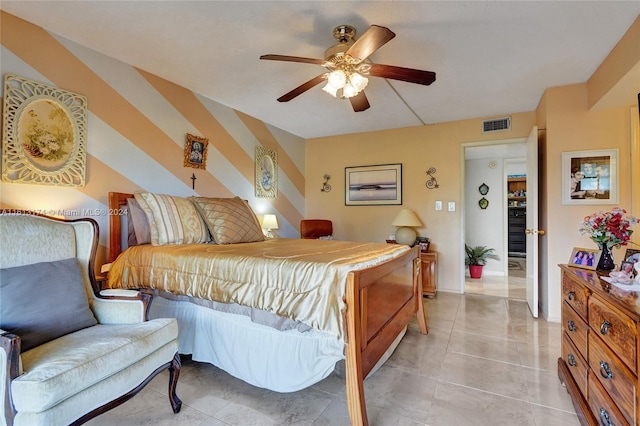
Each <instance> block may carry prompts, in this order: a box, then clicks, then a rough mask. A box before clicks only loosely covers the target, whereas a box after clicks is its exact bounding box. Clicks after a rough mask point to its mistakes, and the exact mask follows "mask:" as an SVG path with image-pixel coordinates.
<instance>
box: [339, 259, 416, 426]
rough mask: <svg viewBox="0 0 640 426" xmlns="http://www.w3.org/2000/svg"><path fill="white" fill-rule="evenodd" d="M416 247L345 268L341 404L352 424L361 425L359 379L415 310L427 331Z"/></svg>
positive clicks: (363, 421)
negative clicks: (374, 262) (387, 258)
mask: <svg viewBox="0 0 640 426" xmlns="http://www.w3.org/2000/svg"><path fill="white" fill-rule="evenodd" d="M420 269H421V268H420V252H419V249H418V247H414V248H413V249H412V250H411V251H410V252H408V253H406V254H404V255H403V256H401V257H399V258H396V259H393V260H390V261H388V262H385V263H383V264H380V265H377V266H373V267H371V268H368V269H364V270H360V271H354V272H351V273H349V277H348V280H347V293H346V302H347V312H346V324H347V347H346V370H347V372H346V374H347V406H348V408H349V416H350V417H351V424H352V425H367V424H368V421H367V410H366V406H365V400H364V385H363V382H364V378H365V377H367V374H369V372H370V371H371V369H372V368H373V367H374V366H375V365H376V363H377V362H378V360H380V358H381V357H382V355H383V354H384V353H385V351H386V350H387V348H389V346H390V345H391V343H392V342H393V341H394V340H395V338H396V337H397V335H398V334H399V333H400V332H401V331H402V329H403V328H404V327H405V326H406V325H407V324H408V323H409V321H410V320H411V319H412V318H413V316H414V315H416V314H417V315H418V324H419V326H420V331H421V332H422V333H423V334H427V333H428V328H427V318H426V315H425V310H424V304H423V301H422V291H421V286H420V283H421V280H420Z"/></svg>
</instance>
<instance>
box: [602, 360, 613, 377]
mask: <svg viewBox="0 0 640 426" xmlns="http://www.w3.org/2000/svg"><path fill="white" fill-rule="evenodd" d="M600 375H601V376H602V378H603V379H613V372H612V371H611V369H610V368H609V364H607V363H606V362H604V361H600Z"/></svg>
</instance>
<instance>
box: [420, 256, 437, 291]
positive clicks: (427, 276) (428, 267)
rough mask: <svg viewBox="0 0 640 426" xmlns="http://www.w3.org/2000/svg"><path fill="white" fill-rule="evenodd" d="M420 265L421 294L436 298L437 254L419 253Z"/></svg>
mask: <svg viewBox="0 0 640 426" xmlns="http://www.w3.org/2000/svg"><path fill="white" fill-rule="evenodd" d="M420 264H421V267H422V294H423V295H424V296H429V297H436V292H437V290H438V283H437V279H438V252H437V251H428V252H426V253H420Z"/></svg>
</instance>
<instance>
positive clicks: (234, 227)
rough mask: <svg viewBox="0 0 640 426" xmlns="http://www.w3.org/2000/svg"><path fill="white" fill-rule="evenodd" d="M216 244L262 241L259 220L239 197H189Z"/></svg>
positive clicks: (262, 236)
mask: <svg viewBox="0 0 640 426" xmlns="http://www.w3.org/2000/svg"><path fill="white" fill-rule="evenodd" d="M191 200H192V201H193V204H194V205H195V206H196V207H197V208H198V210H199V211H200V214H201V215H202V217H203V218H204V220H205V222H206V223H207V226H208V227H209V231H210V232H211V236H212V237H213V239H214V240H215V242H216V243H217V244H234V243H252V242H255V241H264V234H263V233H262V228H261V227H260V222H258V218H257V217H256V215H255V213H254V212H253V210H251V207H249V204H247V202H246V201H244V200H242V199H241V198H240V197H234V198H207V197H191Z"/></svg>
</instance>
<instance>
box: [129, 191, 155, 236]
mask: <svg viewBox="0 0 640 426" xmlns="http://www.w3.org/2000/svg"><path fill="white" fill-rule="evenodd" d="M127 208H128V209H129V216H128V217H127V220H128V223H129V224H130V226H131V228H132V229H133V232H134V235H133V237H134V239H135V241H136V242H135V243H134V244H133V245H138V244H151V229H150V227H149V219H147V215H146V213H145V212H144V210H142V208H141V207H140V203H138V201H137V200H136V199H135V198H127ZM129 245H130V246H131V244H129Z"/></svg>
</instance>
